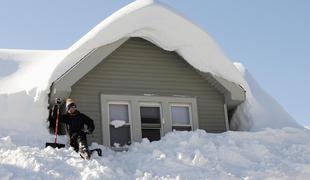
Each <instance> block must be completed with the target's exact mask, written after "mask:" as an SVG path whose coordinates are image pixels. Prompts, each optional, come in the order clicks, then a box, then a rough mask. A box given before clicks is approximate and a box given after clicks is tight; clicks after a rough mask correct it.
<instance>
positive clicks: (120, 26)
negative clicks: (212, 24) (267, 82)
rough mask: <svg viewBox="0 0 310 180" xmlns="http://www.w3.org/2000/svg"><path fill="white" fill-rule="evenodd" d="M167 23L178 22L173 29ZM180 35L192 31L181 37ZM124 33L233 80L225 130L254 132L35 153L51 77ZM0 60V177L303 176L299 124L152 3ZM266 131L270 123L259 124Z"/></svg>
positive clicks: (306, 158)
mask: <svg viewBox="0 0 310 180" xmlns="http://www.w3.org/2000/svg"><path fill="white" fill-rule="evenodd" d="M156 19H161V20H160V21H157V20H156ZM132 22H135V23H132ZM171 22H174V23H171ZM129 24H130V26H129ZM132 24H134V26H133V25H132ZM176 27H182V28H178V31H175V28H176ZM184 27H185V28H184ZM189 31H190V32H191V33H192V34H193V36H190V38H186V37H189V36H187V34H188V32H189ZM123 37H142V38H145V39H147V40H149V41H151V42H153V43H155V44H156V45H158V46H160V47H161V48H163V49H166V50H170V51H176V52H177V53H179V54H180V55H181V56H183V57H184V59H185V60H186V61H188V62H189V63H190V64H191V65H192V66H193V67H195V68H197V69H198V70H201V71H204V72H211V73H213V74H214V75H218V76H221V77H224V78H226V79H229V80H232V81H233V82H236V83H238V84H241V85H242V86H243V87H244V88H245V90H246V91H247V98H246V101H245V102H244V103H243V104H242V105H241V106H239V107H238V110H237V113H236V114H235V116H234V117H233V121H232V122H233V123H232V124H231V126H232V127H234V128H235V129H251V130H253V132H226V133H222V134H208V133H206V132H204V131H201V130H198V131H195V132H172V133H170V134H168V135H166V136H165V137H163V139H162V140H161V141H160V142H152V143H149V142H148V141H147V140H144V141H143V142H142V143H135V144H133V145H132V146H130V147H129V150H128V152H113V151H111V150H109V149H106V148H104V147H102V146H101V148H103V149H104V156H103V157H102V158H101V157H98V156H96V155H94V157H93V158H92V160H90V161H84V160H82V159H81V158H80V157H79V155H78V154H77V153H75V152H74V151H73V150H72V149H60V150H55V149H52V148H46V149H44V147H43V146H44V144H45V142H53V136H52V135H50V134H48V132H47V128H46V126H47V124H46V118H47V117H48V111H47V105H48V103H47V102H48V99H47V97H48V93H49V87H50V85H51V83H52V82H53V81H54V80H55V79H56V78H58V77H59V76H60V75H61V74H63V73H64V72H65V71H66V70H67V69H68V68H70V67H71V66H72V65H73V64H75V63H76V62H77V61H78V60H79V59H80V58H81V57H83V55H85V54H87V53H88V52H89V51H90V50H92V49H94V48H97V47H99V46H102V45H105V44H109V43H112V42H115V41H116V40H118V39H120V38H123ZM180 37H182V38H180ZM0 61H9V62H14V63H15V64H16V67H17V68H16V71H15V72H12V73H4V74H2V75H3V76H2V77H0V109H1V116H0V179H134V178H137V179H268V178H269V179H306V178H307V177H309V176H310V166H309V164H310V145H309V139H310V132H309V130H308V129H305V128H301V127H300V126H299V125H298V124H297V123H296V122H295V120H293V119H292V118H291V117H290V116H289V115H288V114H287V112H286V111H285V110H284V109H283V108H282V107H281V106H280V105H279V104H278V103H277V102H276V101H275V100H274V99H273V98H272V97H270V96H269V95H268V94H267V93H266V92H265V91H264V90H263V89H262V88H260V86H259V85H258V83H257V82H256V81H255V79H254V78H253V77H252V76H251V75H250V73H249V72H248V71H247V70H246V68H245V67H244V66H243V65H242V64H240V63H235V64H232V63H231V62H230V61H229V59H228V58H227V57H225V55H224V54H223V53H222V52H221V50H220V49H219V48H218V46H217V45H216V43H215V42H214V41H213V40H212V38H211V37H210V36H209V35H208V34H207V33H206V32H204V31H203V30H201V29H200V28H199V27H198V26H196V25H194V24H192V23H191V22H189V21H188V20H186V19H184V18H183V17H182V16H180V15H179V14H177V13H174V12H173V11H171V10H169V8H167V7H165V6H164V5H162V4H160V3H157V2H156V1H153V0H138V1H135V2H133V3H131V4H129V5H128V6H126V7H124V8H123V9H121V10H119V11H118V12H116V13H114V14H113V15H111V16H110V17H109V18H107V19H106V20H104V21H103V22H102V23H100V24H99V25H98V26H96V27H95V28H94V29H93V30H92V31H90V32H89V33H88V34H87V35H85V36H84V37H83V38H82V39H81V40H79V41H78V42H77V43H75V44H74V45H73V46H71V47H70V48H68V49H66V50H60V51H29V50H0ZM1 68H2V67H1ZM115 125H120V124H119V122H117V123H115ZM268 127H269V128H270V127H272V128H274V129H265V128H268ZM293 127H297V128H293ZM60 142H62V143H65V142H66V138H65V137H60ZM97 146H98V145H96V144H94V145H93V147H97Z"/></svg>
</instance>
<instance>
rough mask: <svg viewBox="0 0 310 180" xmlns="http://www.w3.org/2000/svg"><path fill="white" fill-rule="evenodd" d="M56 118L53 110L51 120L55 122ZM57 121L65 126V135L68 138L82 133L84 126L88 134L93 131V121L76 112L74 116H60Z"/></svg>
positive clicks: (55, 110) (55, 111) (55, 109)
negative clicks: (66, 134) (67, 135)
mask: <svg viewBox="0 0 310 180" xmlns="http://www.w3.org/2000/svg"><path fill="white" fill-rule="evenodd" d="M56 116H57V108H54V112H53V115H52V117H53V119H55V120H56ZM59 121H60V122H62V123H65V124H66V129H67V133H68V134H69V136H70V137H71V136H72V135H76V134H80V133H81V132H83V131H84V125H87V130H88V132H89V133H92V132H93V131H94V129H95V126H94V122H93V120H92V119H90V118H89V117H88V116H86V115H85V114H83V113H80V112H79V111H76V113H75V114H74V115H70V114H62V115H60V116H59Z"/></svg>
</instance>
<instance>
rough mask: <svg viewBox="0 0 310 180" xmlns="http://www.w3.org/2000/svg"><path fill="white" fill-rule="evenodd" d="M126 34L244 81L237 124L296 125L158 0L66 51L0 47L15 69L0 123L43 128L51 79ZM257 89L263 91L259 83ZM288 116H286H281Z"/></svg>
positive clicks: (2, 81) (2, 84) (2, 83)
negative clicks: (245, 98) (241, 104)
mask: <svg viewBox="0 0 310 180" xmlns="http://www.w3.org/2000/svg"><path fill="white" fill-rule="evenodd" d="M124 37H142V38H144V39H146V40H148V41H151V42H152V43H154V44H156V45H157V46H159V47H161V48H163V49H165V50H168V51H176V52H177V53H178V54H180V55H181V56H182V57H183V58H184V59H185V60H186V61H188V63H190V64H191V65H192V66H194V67H195V68H197V69H198V70H200V71H203V72H210V73H212V74H214V75H217V76H220V77H223V78H225V79H228V80H231V81H233V82H235V83H237V84H240V85H242V86H243V87H244V88H245V89H246V91H247V100H246V102H245V103H244V104H245V105H243V106H240V107H239V109H238V112H237V115H236V116H235V117H234V119H235V120H234V122H235V124H238V126H240V123H242V124H244V122H246V121H248V122H250V123H248V124H247V125H246V126H244V127H247V126H248V125H249V124H250V125H253V124H254V127H256V128H255V129H260V128H264V127H270V126H272V127H283V126H287V125H289V126H298V125H297V124H296V122H295V121H294V120H293V119H292V118H290V116H289V115H287V113H286V112H285V111H284V110H283V109H282V108H281V107H280V105H278V104H277V103H272V104H273V105H274V106H275V108H274V109H277V110H279V111H277V113H274V115H273V116H270V115H271V114H272V110H273V109H269V108H268V109H267V108H266V107H264V106H262V105H263V104H260V102H262V101H260V99H259V98H262V97H261V96H258V97H255V95H257V93H255V92H254V89H252V88H256V87H259V86H254V87H252V86H251V83H252V82H249V81H252V79H247V78H246V77H243V74H242V73H240V71H239V70H238V69H237V68H236V67H235V66H234V65H233V64H232V62H230V60H229V59H228V58H227V57H226V56H225V55H224V53H223V52H222V51H221V50H220V48H219V47H218V46H217V44H216V43H215V42H214V40H213V39H212V38H211V37H210V36H209V35H208V34H207V33H206V32H205V31H203V30H202V29H200V28H199V27H198V26H196V25H195V24H193V23H192V22H190V21H188V20H187V19H186V18H184V17H182V16H181V15H179V14H177V13H175V12H174V11H172V10H171V9H169V8H167V7H166V6H165V5H163V4H161V3H159V2H156V1H153V0H138V1H135V2H133V3H131V4H129V5H127V6H126V7H124V8H122V9H120V10H119V11H117V12H116V13H114V14H112V15H111V16H110V17H108V18H107V19H105V20H104V21H102V22H101V23H100V24H99V25H97V26H96V27H95V28H94V29H93V30H91V31H90V32H89V33H88V34H86V35H85V36H84V37H82V38H81V39H80V40H79V41H77V42H76V43H75V44H73V45H72V46H71V47H70V48H68V49H66V50H61V51H27V50H0V61H14V62H16V63H17V66H18V68H17V71H15V72H14V73H12V74H10V75H8V76H5V77H0V109H1V110H2V112H3V113H2V115H1V117H0V127H1V128H6V129H16V130H22V131H25V130H27V129H28V130H31V127H32V128H33V127H42V126H43V125H42V124H43V123H44V120H45V119H46V117H47V113H48V112H47V109H46V107H47V105H48V100H47V95H48V93H49V87H50V85H51V83H52V82H53V81H55V80H56V79H57V78H59V77H60V76H61V75H62V74H63V73H65V72H66V71H67V70H68V69H69V68H70V67H72V66H73V65H74V64H76V63H77V62H78V61H79V60H80V59H81V58H82V57H83V56H84V55H86V54H87V53H89V52H90V51H91V50H93V49H94V48H97V47H100V46H103V45H106V44H110V43H113V42H115V41H117V40H119V39H121V38H124ZM253 83H255V82H253ZM255 90H257V91H258V92H263V90H262V89H260V88H257V89H255ZM252 92H254V93H252ZM263 93H265V92H263ZM269 100H270V101H274V100H273V99H272V98H271V97H268V96H264V101H266V102H269ZM16 112H18V113H16ZM286 115H287V117H289V118H284V119H286V120H287V121H286V120H283V117H284V116H285V117H286ZM238 117H242V119H246V121H240V119H239V118H238ZM262 117H263V118H265V119H263V120H262V119H261V118H262ZM282 120H283V121H282ZM8 122H9V123H8ZM261 122H263V123H261ZM274 122H277V123H274ZM282 122H290V123H282ZM255 125H257V126H255ZM27 127H28V128H27ZM38 129H39V128H38ZM42 129H43V128H42Z"/></svg>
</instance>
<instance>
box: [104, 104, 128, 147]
mask: <svg viewBox="0 0 310 180" xmlns="http://www.w3.org/2000/svg"><path fill="white" fill-rule="evenodd" d="M109 122H110V145H111V147H121V146H124V145H129V144H130V143H131V130H130V127H131V123H130V113H129V104H128V103H126V102H124V103H120V102H119V103H109Z"/></svg>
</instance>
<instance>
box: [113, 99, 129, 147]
mask: <svg viewBox="0 0 310 180" xmlns="http://www.w3.org/2000/svg"><path fill="white" fill-rule="evenodd" d="M110 104H115V105H128V109H127V110H128V116H129V117H128V120H129V123H125V124H124V125H127V126H128V125H129V126H130V128H129V129H130V144H132V142H133V132H132V131H133V130H132V128H133V127H132V120H131V104H130V102H128V101H108V103H107V105H108V106H107V113H108V121H109V128H108V131H109V132H108V135H109V142H108V143H109V145H110V147H112V148H114V146H111V134H110V128H111V126H112V125H111V124H110V123H111V122H110ZM130 144H129V145H130ZM116 148H117V147H116Z"/></svg>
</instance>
